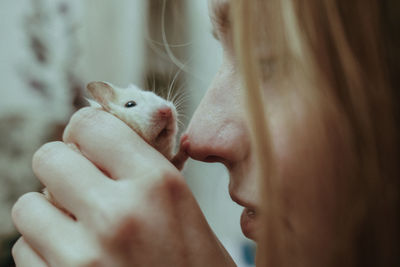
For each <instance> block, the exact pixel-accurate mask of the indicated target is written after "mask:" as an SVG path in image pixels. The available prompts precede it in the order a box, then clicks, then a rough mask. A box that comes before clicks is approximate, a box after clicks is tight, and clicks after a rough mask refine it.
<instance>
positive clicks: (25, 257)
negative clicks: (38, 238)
mask: <svg viewBox="0 0 400 267" xmlns="http://www.w3.org/2000/svg"><path fill="white" fill-rule="evenodd" d="M11 253H12V256H13V258H14V262H15V266H16V267H47V264H46V262H45V261H44V260H43V259H42V258H41V257H40V256H39V255H38V254H37V253H36V252H35V251H34V250H33V249H32V248H31V247H30V246H29V245H28V243H26V241H25V239H24V238H23V237H20V238H19V239H18V240H17V242H15V244H14V246H13V248H12V251H11Z"/></svg>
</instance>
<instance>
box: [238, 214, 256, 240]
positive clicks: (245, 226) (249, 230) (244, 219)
mask: <svg viewBox="0 0 400 267" xmlns="http://www.w3.org/2000/svg"><path fill="white" fill-rule="evenodd" d="M240 227H241V228H242V232H243V234H244V235H245V236H246V237H247V238H249V239H252V240H254V241H257V233H256V232H257V222H256V212H255V211H254V210H251V209H249V208H244V210H243V212H242V215H241V217H240Z"/></svg>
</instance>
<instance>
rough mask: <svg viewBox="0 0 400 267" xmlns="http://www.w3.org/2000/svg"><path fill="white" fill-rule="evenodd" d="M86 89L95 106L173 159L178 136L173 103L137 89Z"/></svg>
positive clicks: (95, 86) (102, 84)
mask: <svg viewBox="0 0 400 267" xmlns="http://www.w3.org/2000/svg"><path fill="white" fill-rule="evenodd" d="M87 89H88V91H89V93H90V94H91V96H92V97H93V99H94V100H95V102H93V101H89V102H90V104H91V106H95V107H96V106H99V105H100V106H101V107H102V108H103V109H104V110H105V111H107V112H109V113H111V114H113V115H114V116H116V117H117V118H119V119H120V120H122V121H123V122H125V123H126V124H127V125H128V126H129V127H131V128H132V129H133V130H134V131H135V132H136V133H138V134H139V135H140V136H141V137H142V138H143V139H144V140H145V141H146V142H147V143H149V144H150V145H151V146H153V147H154V148H155V149H157V150H158V151H159V152H160V153H161V154H163V155H164V156H165V157H166V158H167V159H169V160H171V159H172V153H173V149H174V147H175V142H176V134H177V129H178V126H177V111H176V108H175V106H174V105H173V103H172V102H170V101H167V100H165V99H163V98H161V97H159V96H157V95H156V94H154V93H153V92H149V91H144V90H142V89H140V88H138V87H137V86H135V85H129V86H128V87H127V88H118V87H116V86H114V85H112V84H110V83H107V82H91V83H89V84H88V85H87Z"/></svg>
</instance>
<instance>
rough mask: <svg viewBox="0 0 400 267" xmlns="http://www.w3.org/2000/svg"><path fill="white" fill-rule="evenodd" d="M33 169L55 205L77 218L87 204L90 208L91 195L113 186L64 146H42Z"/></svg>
mask: <svg viewBox="0 0 400 267" xmlns="http://www.w3.org/2000/svg"><path fill="white" fill-rule="evenodd" d="M32 166H33V171H34V173H35V175H36V176H37V177H38V179H39V180H40V181H41V182H42V183H43V184H44V185H45V186H46V187H47V189H48V190H49V192H50V193H51V195H52V197H53V198H54V199H55V201H56V203H57V204H60V205H61V207H63V208H65V209H66V210H68V211H69V212H71V213H73V214H74V215H75V216H77V217H80V215H81V214H79V213H80V211H81V210H83V213H85V212H84V210H85V208H86V206H85V204H87V205H90V203H89V202H90V199H89V196H88V192H90V191H91V190H93V189H95V188H110V186H112V183H113V181H112V180H110V179H108V178H107V177H106V176H105V175H104V174H103V173H102V172H101V171H100V170H99V169H98V168H97V167H96V166H95V165H93V164H92V163H91V162H90V161H89V160H88V159H87V158H85V157H84V156H83V155H82V154H81V153H79V152H76V151H74V150H73V149H71V148H70V147H69V146H67V145H66V144H65V143H63V142H51V143H47V144H45V145H44V146H42V147H41V148H40V149H39V150H38V151H37V152H36V153H35V155H34V156H33V160H32ZM93 191H95V190H93Z"/></svg>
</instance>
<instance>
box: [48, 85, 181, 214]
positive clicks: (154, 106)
mask: <svg viewBox="0 0 400 267" xmlns="http://www.w3.org/2000/svg"><path fill="white" fill-rule="evenodd" d="M87 89H88V92H89V93H90V95H91V96H92V97H93V100H90V99H88V101H89V103H90V105H91V106H92V107H96V108H102V109H104V110H105V111H107V112H109V113H111V114H113V115H114V116H116V117H117V118H119V119H120V120H122V121H123V122H125V123H126V124H127V125H128V126H129V127H130V128H132V129H133V130H134V131H135V132H136V133H137V134H139V135H140V136H141V137H142V138H143V139H144V140H145V141H146V142H147V143H149V144H150V145H151V146H153V147H154V148H155V149H157V150H158V151H159V152H160V153H161V154H163V155H164V156H165V157H166V158H167V159H168V160H170V161H171V163H172V164H174V165H175V167H176V168H177V169H179V170H181V169H182V168H183V165H184V163H185V162H186V160H187V158H188V155H187V153H186V148H187V146H188V142H187V137H186V136H184V137H183V138H181V142H180V147H179V150H178V152H177V153H176V154H175V155H174V154H173V150H174V147H175V143H176V135H177V130H178V126H177V111H176V108H175V106H174V105H173V103H172V102H170V101H167V100H165V99H163V98H161V97H159V96H157V95H156V94H154V93H152V92H149V91H144V90H141V89H140V88H138V87H136V86H134V85H130V86H128V87H127V88H118V87H116V86H114V85H112V84H110V83H107V82H91V83H89V84H88V85H87ZM70 145H71V148H73V149H75V150H77V151H78V148H76V146H74V145H72V144H70ZM78 152H79V151H78ZM43 194H44V195H45V196H46V197H47V198H48V199H49V200H50V201H51V202H53V204H54V205H56V206H58V207H59V208H60V209H62V210H64V212H65V213H67V214H69V212H68V211H66V210H65V209H63V208H62V207H60V206H59V205H58V204H57V203H56V202H55V201H54V198H53V197H52V195H51V193H50V192H49V191H48V190H47V188H44V189H43Z"/></svg>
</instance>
